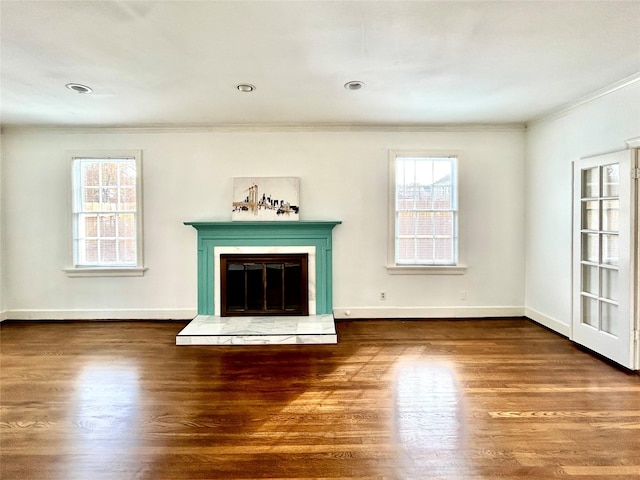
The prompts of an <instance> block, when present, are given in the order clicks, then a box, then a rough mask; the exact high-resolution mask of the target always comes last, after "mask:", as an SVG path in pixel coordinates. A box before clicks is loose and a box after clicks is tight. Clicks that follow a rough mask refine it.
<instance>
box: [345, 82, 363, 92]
mask: <svg viewBox="0 0 640 480" xmlns="http://www.w3.org/2000/svg"><path fill="white" fill-rule="evenodd" d="M362 87H364V83H363V82H360V81H358V80H353V81H351V82H347V83H345V84H344V88H346V89H347V90H360V89H361V88H362Z"/></svg>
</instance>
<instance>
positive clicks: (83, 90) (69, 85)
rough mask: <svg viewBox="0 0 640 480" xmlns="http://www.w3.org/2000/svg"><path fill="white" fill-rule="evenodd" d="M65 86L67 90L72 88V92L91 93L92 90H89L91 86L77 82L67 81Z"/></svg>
mask: <svg viewBox="0 0 640 480" xmlns="http://www.w3.org/2000/svg"><path fill="white" fill-rule="evenodd" d="M65 87H67V88H68V89H69V90H73V91H74V92H77V93H91V92H93V90H91V88H89V87H87V86H86V85H80V84H79V83H67V84H66V85H65Z"/></svg>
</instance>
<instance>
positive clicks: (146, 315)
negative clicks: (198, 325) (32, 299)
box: [3, 308, 198, 320]
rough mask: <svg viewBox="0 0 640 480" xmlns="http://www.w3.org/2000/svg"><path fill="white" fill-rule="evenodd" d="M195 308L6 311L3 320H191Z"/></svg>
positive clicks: (195, 314)
mask: <svg viewBox="0 0 640 480" xmlns="http://www.w3.org/2000/svg"><path fill="white" fill-rule="evenodd" d="M197 315H198V311H197V309H195V308H180V309H163V308H158V309H147V308H145V309H137V310H8V311H6V312H4V316H3V319H4V320H192V319H193V318H195V317H196V316H197Z"/></svg>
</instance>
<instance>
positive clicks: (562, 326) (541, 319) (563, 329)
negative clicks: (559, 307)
mask: <svg viewBox="0 0 640 480" xmlns="http://www.w3.org/2000/svg"><path fill="white" fill-rule="evenodd" d="M524 314H525V316H526V317H527V318H530V319H531V320H533V321H534V322H536V323H539V324H540V325H543V326H545V327H547V328H549V329H551V330H553V331H554V332H557V333H559V334H560V335H564V336H565V337H567V338H570V337H571V325H569V324H567V323H562V322H561V321H559V320H556V319H555V318H552V317H548V316H547V315H545V314H544V313H540V312H538V311H537V310H534V309H533V308H529V307H527V308H525V309H524Z"/></svg>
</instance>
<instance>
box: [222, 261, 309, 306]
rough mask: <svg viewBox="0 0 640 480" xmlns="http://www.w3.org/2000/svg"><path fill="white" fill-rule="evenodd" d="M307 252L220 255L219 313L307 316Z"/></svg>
mask: <svg viewBox="0 0 640 480" xmlns="http://www.w3.org/2000/svg"><path fill="white" fill-rule="evenodd" d="M307 267H308V255H307V254H306V253H300V254H297V253H295V254H266V255H265V254H251V255H249V254H242V255H238V254H223V255H220V293H221V295H220V296H221V305H220V314H221V315H222V316H223V317H231V316H241V315H308V314H309V299H308V295H309V293H308V292H309V287H308V274H307Z"/></svg>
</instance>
